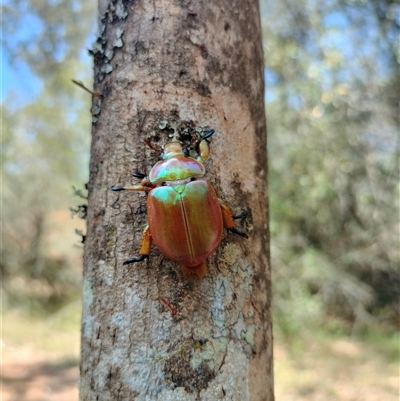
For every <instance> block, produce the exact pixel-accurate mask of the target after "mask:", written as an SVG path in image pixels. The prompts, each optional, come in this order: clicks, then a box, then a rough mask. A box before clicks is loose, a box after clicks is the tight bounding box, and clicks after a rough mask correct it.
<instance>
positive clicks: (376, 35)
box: [1, 0, 400, 337]
mask: <svg viewBox="0 0 400 401" xmlns="http://www.w3.org/2000/svg"><path fill="white" fill-rule="evenodd" d="M260 5H261V11H262V23H263V36H264V51H265V66H266V69H265V73H266V80H267V92H266V103H267V119H268V152H269V193H270V210H271V223H270V228H271V236H272V244H271V245H272V267H273V287H274V310H275V325H276V328H278V330H279V331H280V332H281V333H282V334H284V335H287V336H288V337H290V336H293V335H294V334H297V333H299V332H302V331H304V330H305V328H306V327H307V328H313V327H317V326H321V325H326V324H327V325H328V326H329V325H333V326H334V325H335V324H336V323H332V322H337V321H340V322H342V323H343V325H341V327H350V328H352V329H353V331H354V330H356V331H357V330H359V329H362V328H363V327H368V326H376V325H381V326H382V325H385V326H392V327H393V326H395V325H396V324H398V322H399V306H398V300H399V288H400V287H399V251H398V250H399V243H398V240H399V204H398V200H399V199H398V191H399V170H398V161H399V137H398V135H399V114H398V93H399V89H400V87H399V69H398V61H399V50H398V46H396V40H397V38H398V34H399V25H400V21H399V5H398V4H397V3H396V2H395V1H391V0H329V1H323V2H320V1H317V0H284V1H273V0H262V1H261V3H260ZM3 16H4V17H3V20H4V24H3V26H4V28H3V29H4V39H3V43H2V45H3V49H4V54H5V55H6V57H7V60H8V61H9V62H10V63H11V65H13V66H14V67H15V68H17V69H18V68H21V66H27V67H28V68H29V71H30V73H29V76H28V77H26V79H27V80H28V82H29V80H32V84H33V86H34V87H35V88H39V89H37V91H36V92H37V93H36V92H35V95H34V96H33V97H32V96H30V97H28V98H26V97H25V96H24V93H16V92H13V93H8V94H7V96H6V97H5V98H4V100H3V103H2V106H1V107H2V121H3V122H2V146H3V149H2V156H3V158H2V171H3V192H2V202H3V218H4V219H3V220H4V222H3V226H2V231H3V241H2V261H1V269H2V274H3V284H4V294H5V300H6V306H7V307H9V308H13V307H21V306H24V307H26V306H29V309H30V310H31V311H34V310H44V311H54V310H57V309H58V308H59V307H61V306H62V305H63V304H65V303H68V302H71V300H73V299H76V298H77V297H79V283H80V266H79V263H78V264H77V263H76V259H75V258H72V257H71V255H72V254H73V253H74V252H75V251H74V249H73V245H74V244H69V246H70V248H71V249H70V250H68V251H66V252H64V253H57V255H56V256H54V252H51V248H50V247H49V246H48V244H49V236H50V235H51V230H49V225H50V224H51V219H53V218H54V214H53V212H55V211H58V210H67V209H68V208H69V207H70V206H73V205H74V204H75V205H76V204H78V203H81V202H80V201H79V199H75V200H74V199H73V198H72V193H73V191H72V186H73V185H76V186H80V187H82V188H83V186H84V183H85V182H86V180H87V175H88V154H89V142H90V138H89V132H90V123H91V121H90V113H89V109H90V96H88V94H86V93H85V92H83V91H81V90H80V89H78V88H77V87H75V86H74V85H72V83H71V78H75V79H79V80H83V81H84V82H85V83H86V84H87V85H88V86H89V87H90V82H91V74H92V72H91V66H90V60H89V58H88V55H87V48H89V47H90V46H91V42H94V40H95V35H94V34H93V30H94V20H95V9H94V4H92V2H84V1H81V0H72V1H71V0H58V1H51V0H35V1H33V0H18V1H16V0H14V1H13V2H10V1H6V2H5V3H4V5H3ZM28 92H29V91H28ZM53 235H54V234H53ZM76 242H77V243H79V239H78V238H77V240H76ZM75 245H76V244H75Z"/></svg>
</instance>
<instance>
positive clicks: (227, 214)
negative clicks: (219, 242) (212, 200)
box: [218, 199, 249, 238]
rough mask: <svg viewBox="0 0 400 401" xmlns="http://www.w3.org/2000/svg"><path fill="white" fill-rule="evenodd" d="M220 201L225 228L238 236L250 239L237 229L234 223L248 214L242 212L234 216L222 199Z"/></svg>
mask: <svg viewBox="0 0 400 401" xmlns="http://www.w3.org/2000/svg"><path fill="white" fill-rule="evenodd" d="M218 200H219V204H220V206H221V211H222V220H223V224H224V227H225V228H226V229H227V230H228V231H231V232H233V233H235V234H237V235H240V236H241V237H244V238H249V237H248V235H247V234H245V233H244V232H242V231H240V230H238V229H237V228H236V227H235V222H234V219H239V218H241V217H243V216H245V215H246V214H245V213H244V212H242V213H240V214H238V215H234V214H233V211H232V209H231V208H230V206H229V205H228V204H227V203H226V202H224V201H223V200H222V199H218Z"/></svg>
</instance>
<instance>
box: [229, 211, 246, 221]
mask: <svg viewBox="0 0 400 401" xmlns="http://www.w3.org/2000/svg"><path fill="white" fill-rule="evenodd" d="M246 216H247V213H246V212H245V211H244V210H242V211H241V212H240V213H237V214H235V215H233V216H232V218H233V219H235V220H236V219H241V218H242V217H246Z"/></svg>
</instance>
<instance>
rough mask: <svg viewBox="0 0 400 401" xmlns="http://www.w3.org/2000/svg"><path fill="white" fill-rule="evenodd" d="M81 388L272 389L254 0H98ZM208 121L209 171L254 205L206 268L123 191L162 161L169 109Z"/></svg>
mask: <svg viewBox="0 0 400 401" xmlns="http://www.w3.org/2000/svg"><path fill="white" fill-rule="evenodd" d="M99 20H100V34H99V37H98V40H97V42H96V45H95V47H94V50H93V54H94V60H95V86H94V90H95V91H96V92H100V93H101V94H102V96H101V97H94V98H93V107H92V114H93V130H92V135H93V137H92V148H91V162H90V180H89V184H88V189H89V204H88V217H87V222H88V228H87V237H86V244H85V255H84V281H83V317H82V362H81V383H80V399H81V400H82V401H94V400H97V401H102V400H104V401H110V400H129V401H130V400H137V401H144V400H149V401H152V400H160V401H161V400H162V401H168V400H171V401H176V400H184V401H189V400H209V401H214V400H227V401H228V400H229V401H232V400H233V401H246V400H249V401H272V400H273V371H272V326H271V312H270V305H271V292H270V268H269V237H268V220H267V216H268V211H267V193H266V176H267V163H266V125H265V117H264V88H263V56H262V45H261V31H260V21H259V10H258V1H257V0H233V1H232V0H219V1H208V0H207V1H205V0H197V1H190V0H158V1H145V0H136V1H129V0H126V1H124V0H114V1H110V0H100V16H99ZM165 120H167V121H169V122H179V121H187V122H188V121H192V122H195V123H196V124H197V125H198V126H201V127H207V128H213V129H215V131H216V132H215V134H214V136H213V138H212V142H211V156H210V159H209V160H208V161H207V162H206V163H205V167H206V170H207V178H208V179H209V180H210V182H211V183H212V185H213V186H214V188H215V189H216V191H217V193H218V196H219V197H220V198H222V199H224V200H225V201H226V202H228V203H229V204H230V205H231V206H232V207H233V209H234V211H240V210H241V209H246V210H247V211H248V216H247V218H246V219H244V220H243V221H239V222H238V223H237V224H238V228H239V229H241V230H243V231H246V232H247V233H248V235H249V239H244V238H242V237H239V236H235V235H234V234H228V233H226V232H225V233H224V234H223V238H222V241H221V244H220V245H219V247H218V248H217V250H216V251H215V252H214V253H213V254H212V255H211V256H210V257H209V258H208V261H207V262H208V273H207V275H206V276H205V277H204V278H203V279H202V280H198V279H196V278H191V277H187V276H183V274H182V270H181V267H180V266H179V265H178V264H177V263H175V262H172V261H171V260H169V259H167V258H166V257H165V256H163V255H162V254H161V253H160V252H159V250H158V249H157V248H156V247H155V246H153V248H152V251H151V254H150V258H149V259H147V260H146V261H144V262H140V263H136V264H131V265H128V266H123V261H124V260H125V259H127V258H129V257H132V256H135V255H137V254H138V251H139V247H140V239H141V234H142V231H143V229H144V227H145V225H146V198H145V195H144V194H142V193H140V192H124V193H115V192H111V191H110V190H109V189H110V187H111V186H112V185H134V184H137V183H138V180H137V179H136V178H134V177H132V173H133V172H141V173H146V174H147V173H148V172H149V171H150V169H151V167H152V166H153V165H154V164H155V162H156V161H157V160H158V158H157V155H156V154H155V152H154V151H152V150H151V149H150V148H149V147H148V146H146V144H145V142H144V140H151V141H152V142H153V143H155V144H159V145H163V144H164V143H165V142H167V141H168V139H169V138H168V135H166V134H165V133H164V132H163V131H162V130H160V129H159V128H158V126H159V124H160V122H161V121H165Z"/></svg>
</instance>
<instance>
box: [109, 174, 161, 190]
mask: <svg viewBox="0 0 400 401" xmlns="http://www.w3.org/2000/svg"><path fill="white" fill-rule="evenodd" d="M140 175H142V174H140ZM153 188H154V185H153V184H152V183H151V182H149V181H148V180H147V178H144V179H143V180H142V182H141V183H140V185H133V186H132V187H119V186H112V187H111V188H110V189H111V191H115V192H118V191H150V190H151V189H153Z"/></svg>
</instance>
